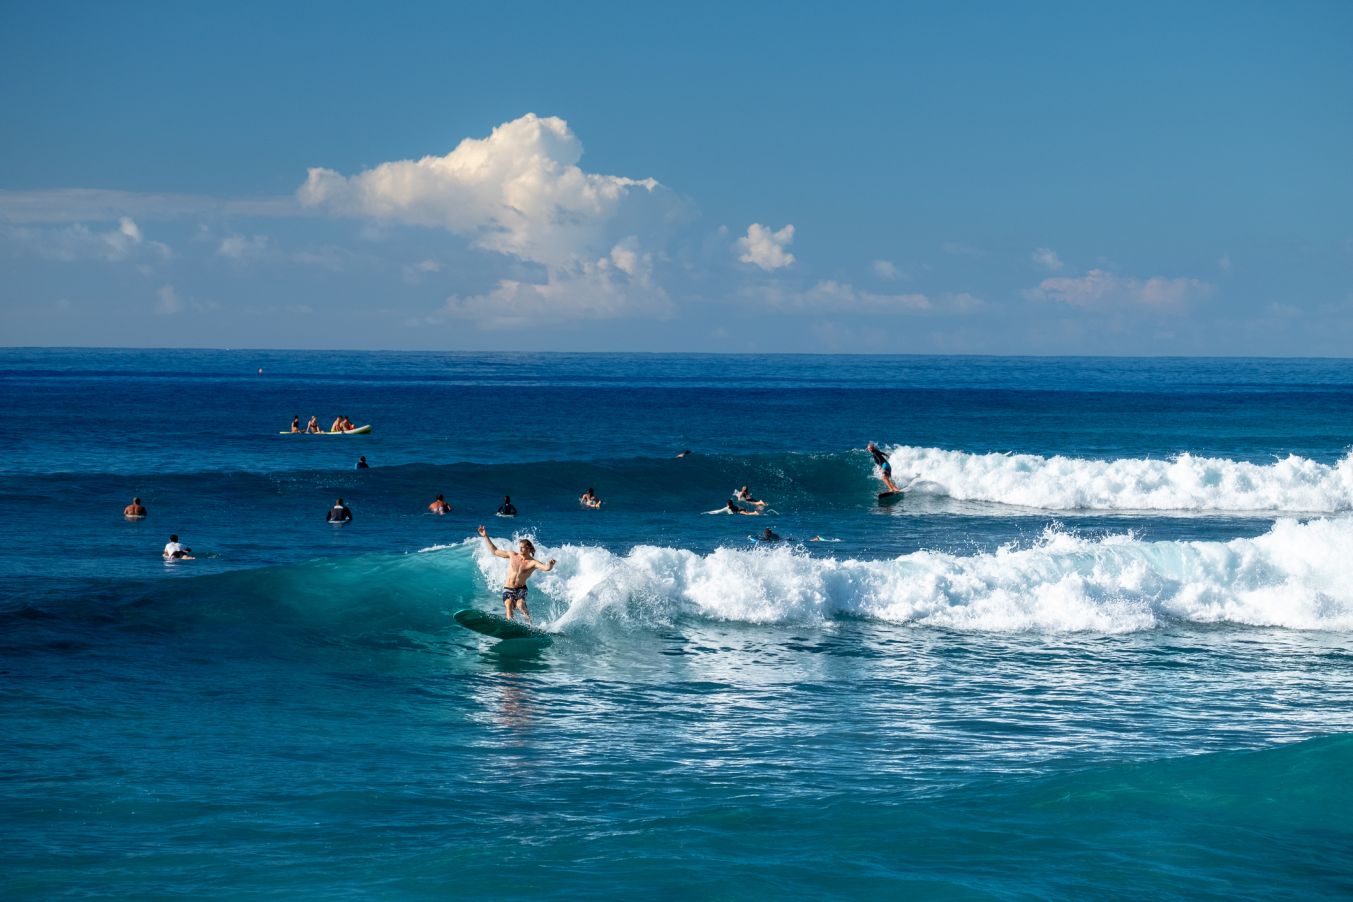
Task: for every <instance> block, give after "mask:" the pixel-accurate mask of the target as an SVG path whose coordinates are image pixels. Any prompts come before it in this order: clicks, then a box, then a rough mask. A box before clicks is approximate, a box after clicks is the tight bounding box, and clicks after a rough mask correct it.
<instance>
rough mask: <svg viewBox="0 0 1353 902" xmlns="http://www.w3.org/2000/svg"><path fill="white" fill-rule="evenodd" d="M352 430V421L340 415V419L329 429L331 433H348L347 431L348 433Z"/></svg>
mask: <svg viewBox="0 0 1353 902" xmlns="http://www.w3.org/2000/svg"><path fill="white" fill-rule="evenodd" d="M351 428H352V420H350V419H348V418H347V417H346V416H344V415H341V414H340V415H339V417H338V419H336V420H334V424H333V425H332V426H330V427H329V431H330V432H347V431H348V430H349V429H351Z"/></svg>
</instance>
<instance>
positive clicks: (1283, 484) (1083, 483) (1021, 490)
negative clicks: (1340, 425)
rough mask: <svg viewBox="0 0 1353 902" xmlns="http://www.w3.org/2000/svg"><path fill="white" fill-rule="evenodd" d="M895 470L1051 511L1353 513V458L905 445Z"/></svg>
mask: <svg viewBox="0 0 1353 902" xmlns="http://www.w3.org/2000/svg"><path fill="white" fill-rule="evenodd" d="M888 459H889V462H890V463H892V466H893V471H894V472H897V473H918V474H920V476H921V479H920V481H919V482H918V483H917V485H916V486H915V487H914V489H913V491H914V492H921V493H930V494H940V495H947V496H948V497H950V498H955V499H959V500H963V501H992V502H997V503H1000V504H1009V505H1018V506H1021V507H1033V508H1040V509H1043V510H1063V511H1070V510H1105V511H1127V510H1134V511H1144V510H1149V511H1218V512H1221V511H1225V512H1249V511H1257V512H1258V511H1261V512H1266V513H1339V512H1343V511H1348V510H1353V454H1350V455H1349V456H1346V457H1344V458H1343V459H1342V460H1340V461H1339V462H1338V463H1335V464H1333V465H1330V464H1322V463H1317V462H1316V461H1313V460H1308V459H1307V458H1304V457H1298V456H1296V455H1290V456H1288V457H1285V458H1283V459H1281V460H1276V461H1274V462H1273V463H1271V464H1255V463H1247V462H1244V461H1235V460H1227V459H1223V458H1208V457H1194V456H1193V455H1191V454H1181V455H1179V456H1177V457H1174V458H1169V459H1161V460H1151V459H1133V458H1125V459H1119V460H1083V459H1080V458H1074V457H1061V456H1057V457H1039V456H1037V455H1034V454H968V453H965V452H962V451H944V450H941V449H939V448H913V447H907V446H902V447H897V448H894V449H892V450H891V452H889V455H888Z"/></svg>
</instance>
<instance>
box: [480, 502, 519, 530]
mask: <svg viewBox="0 0 1353 902" xmlns="http://www.w3.org/2000/svg"><path fill="white" fill-rule="evenodd" d="M498 516H500V517H515V516H517V506H516V505H515V504H513V503H512V496H511V495H504V496H503V503H502V504H500V505H498ZM481 528H482V527H481Z"/></svg>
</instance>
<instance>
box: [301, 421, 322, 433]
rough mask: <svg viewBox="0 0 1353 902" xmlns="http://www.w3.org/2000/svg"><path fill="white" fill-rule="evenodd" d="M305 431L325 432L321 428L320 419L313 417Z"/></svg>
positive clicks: (306, 425)
mask: <svg viewBox="0 0 1353 902" xmlns="http://www.w3.org/2000/svg"><path fill="white" fill-rule="evenodd" d="M305 431H306V432H307V433H314V432H323V431H324V430H323V429H320V428H319V417H311V418H310V422H308V423H306V424H305Z"/></svg>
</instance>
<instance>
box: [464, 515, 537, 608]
mask: <svg viewBox="0 0 1353 902" xmlns="http://www.w3.org/2000/svg"><path fill="white" fill-rule="evenodd" d="M479 535H480V536H482V537H483V539H484V542H485V543H486V544H487V545H488V546H489V550H490V551H492V552H493V555H494V557H505V558H507V579H505V580H504V581H503V607H504V608H505V609H506V610H507V619H508V620H511V619H512V612H513V611H514V610H515V611H520V612H521V616H522V619H523V620H525V621H526V622H527V623H530V622H531V612H530V611H529V610H527V608H526V581H527V580H528V579H530V578H531V574H532V573H535V572H536V571H537V570H543V571H545V572H546V573H548V572H550V571H551V570H553V569H554V565H555V560H554V558H550V561H549V563H547V564H542V563H541V562H540V561H538V560H536V546H535V545H534V544H532V542H531V540H530V539H519V540H518V541H517V545H518V547H519V548H520V549H521V550H520V551H504V550H502V549H501V548H499V547H498V546H497V545H495V544H493V539H490V538H489V534H488V531H487V530H485V529H484V527H483V526H480V527H479Z"/></svg>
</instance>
